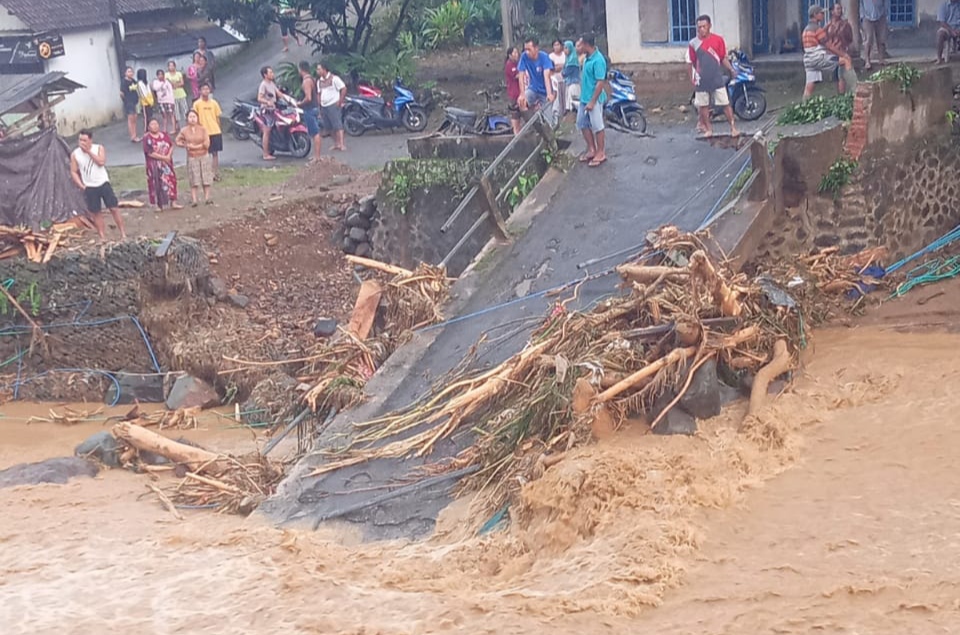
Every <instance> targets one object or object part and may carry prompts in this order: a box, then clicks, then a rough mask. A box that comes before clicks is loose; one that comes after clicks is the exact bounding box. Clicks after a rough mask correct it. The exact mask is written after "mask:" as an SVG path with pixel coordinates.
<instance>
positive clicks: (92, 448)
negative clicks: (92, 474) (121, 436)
mask: <svg viewBox="0 0 960 635" xmlns="http://www.w3.org/2000/svg"><path fill="white" fill-rule="evenodd" d="M73 454H74V456H77V457H80V458H92V459H97V460H98V461H100V462H101V463H103V464H104V465H106V466H107V467H120V443H119V442H118V441H117V439H116V437H114V436H113V435H112V434H110V433H109V432H107V431H106V430H104V431H102V432H97V433H96V434H93V435H91V436H89V437H87V438H86V439H84V441H83V442H82V443H80V445H78V446H77V447H75V448H74V449H73Z"/></svg>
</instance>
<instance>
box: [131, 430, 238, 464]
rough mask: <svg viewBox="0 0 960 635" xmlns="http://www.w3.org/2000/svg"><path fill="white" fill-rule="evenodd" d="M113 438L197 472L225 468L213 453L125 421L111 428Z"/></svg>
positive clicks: (224, 462) (217, 455) (222, 462)
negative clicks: (187, 466) (189, 467)
mask: <svg viewBox="0 0 960 635" xmlns="http://www.w3.org/2000/svg"><path fill="white" fill-rule="evenodd" d="M113 436H115V437H116V438H117V439H120V440H122V441H126V442H127V443H129V444H130V445H132V446H133V447H135V448H136V449H138V450H146V451H148V452H153V453H154V454H159V455H160V456H163V457H166V458H167V459H169V460H171V461H173V462H174V463H183V464H185V465H190V466H192V467H194V468H195V469H197V470H199V471H203V472H211V473H218V472H220V471H223V470H224V469H226V467H227V462H226V461H225V460H224V459H221V457H220V455H219V454H217V453H215V452H210V451H208V450H204V449H203V448H196V447H194V446H192V445H187V444H186V443H180V442H179V441H174V440H172V439H168V438H167V437H165V436H163V435H162V434H157V433H156V432H153V431H152V430H147V429H146V428H144V427H142V426H138V425H136V424H133V423H130V422H127V421H122V422H120V423H118V424H116V425H115V426H113Z"/></svg>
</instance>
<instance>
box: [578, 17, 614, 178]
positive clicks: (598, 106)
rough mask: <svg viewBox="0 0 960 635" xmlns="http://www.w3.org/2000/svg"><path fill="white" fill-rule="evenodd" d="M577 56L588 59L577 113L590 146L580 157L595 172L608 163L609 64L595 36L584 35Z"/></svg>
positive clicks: (580, 40)
mask: <svg viewBox="0 0 960 635" xmlns="http://www.w3.org/2000/svg"><path fill="white" fill-rule="evenodd" d="M577 52H578V53H583V54H584V55H585V56H586V57H585V58H584V60H583V71H582V72H581V73H580V110H579V111H578V112H577V128H579V129H580V132H581V133H583V139H584V140H585V141H586V142H587V151H586V152H585V153H584V154H583V155H582V156H581V157H580V162H581V163H586V164H587V165H589V166H590V167H591V168H595V167H597V166H598V165H600V164H601V163H603V162H604V161H606V160H607V154H606V143H605V137H606V135H605V134H604V132H603V105H604V104H605V103H606V101H607V94H606V92H605V91H604V88H605V87H606V83H607V60H606V59H605V58H604V57H603V53H601V52H600V51H598V50H597V45H596V41H595V40H594V39H593V36H592V35H584V36H582V37H581V38H580V39H579V40H578V41H577Z"/></svg>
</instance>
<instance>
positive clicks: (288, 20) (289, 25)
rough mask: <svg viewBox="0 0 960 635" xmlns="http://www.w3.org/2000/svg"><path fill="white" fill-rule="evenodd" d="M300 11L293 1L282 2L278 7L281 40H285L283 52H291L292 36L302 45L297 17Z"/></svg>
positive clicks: (281, 0)
mask: <svg viewBox="0 0 960 635" xmlns="http://www.w3.org/2000/svg"><path fill="white" fill-rule="evenodd" d="M298 13H299V11H298V10H297V8H296V7H295V6H294V5H293V0H280V1H279V3H278V6H277V22H279V23H280V39H281V40H283V52H284V53H286V52H287V51H289V50H290V36H291V35H292V36H293V38H294V39H295V40H296V41H297V46H302V45H301V43H300V34H299V33H297V19H298V18H299V17H300V16H299V15H297V14H298Z"/></svg>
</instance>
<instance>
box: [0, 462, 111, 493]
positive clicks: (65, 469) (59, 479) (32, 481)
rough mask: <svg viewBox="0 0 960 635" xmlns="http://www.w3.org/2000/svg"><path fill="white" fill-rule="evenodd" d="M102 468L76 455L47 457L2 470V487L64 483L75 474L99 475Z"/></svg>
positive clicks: (0, 479)
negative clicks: (36, 461)
mask: <svg viewBox="0 0 960 635" xmlns="http://www.w3.org/2000/svg"><path fill="white" fill-rule="evenodd" d="M99 471H100V468H99V467H97V465H96V464H95V463H93V462H91V461H88V460H86V459H80V458H76V457H61V458H56V459H47V460H46V461H40V462H38V463H20V464H18V465H14V466H13V467H8V468H7V469H5V470H0V488H3V487H16V486H17V485H37V484H39V483H59V484H61V485H62V484H63V483H66V482H67V481H69V480H70V479H71V478H74V477H75V476H89V477H93V476H96V475H97V472H99Z"/></svg>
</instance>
